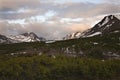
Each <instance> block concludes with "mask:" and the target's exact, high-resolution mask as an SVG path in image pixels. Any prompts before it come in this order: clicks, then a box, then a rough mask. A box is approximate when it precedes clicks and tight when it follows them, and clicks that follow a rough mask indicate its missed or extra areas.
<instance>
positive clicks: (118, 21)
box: [0, 15, 120, 44]
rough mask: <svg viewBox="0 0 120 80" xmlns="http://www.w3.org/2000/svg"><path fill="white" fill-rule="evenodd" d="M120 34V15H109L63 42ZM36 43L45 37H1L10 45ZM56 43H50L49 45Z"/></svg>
mask: <svg viewBox="0 0 120 80" xmlns="http://www.w3.org/2000/svg"><path fill="white" fill-rule="evenodd" d="M118 32H120V15H108V16H105V17H104V18H103V19H102V20H101V21H100V22H99V23H97V24H96V25H95V26H94V27H92V28H90V29H88V30H86V31H84V32H82V33H81V32H75V33H72V34H69V35H67V36H65V37H64V38H63V40H68V39H76V38H87V37H93V36H97V35H101V36H102V35H105V34H109V33H118ZM36 41H46V42H47V40H46V39H45V38H43V37H38V36H37V35H36V34H35V33H33V32H27V33H23V34H19V35H10V36H5V35H0V43H4V44H10V43H21V42H36ZM49 42H50V43H51V42H55V41H48V43H49Z"/></svg>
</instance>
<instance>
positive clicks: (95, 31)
mask: <svg viewBox="0 0 120 80" xmlns="http://www.w3.org/2000/svg"><path fill="white" fill-rule="evenodd" d="M118 32H120V15H108V16H105V17H104V18H103V19H102V20H101V21H100V22H99V23H97V24H96V25H95V26H94V27H92V28H90V29H88V30H86V31H84V32H82V33H80V32H75V33H72V34H69V35H67V36H65V37H64V38H63V40H68V39H74V38H86V37H93V36H96V35H105V34H108V33H118Z"/></svg>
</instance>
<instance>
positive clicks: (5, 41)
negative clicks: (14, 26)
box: [0, 34, 12, 44]
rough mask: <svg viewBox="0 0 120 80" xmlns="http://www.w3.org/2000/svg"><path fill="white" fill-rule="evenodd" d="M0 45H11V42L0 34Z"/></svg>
mask: <svg viewBox="0 0 120 80" xmlns="http://www.w3.org/2000/svg"><path fill="white" fill-rule="evenodd" d="M0 43H6V44H9V43H12V42H11V39H9V38H7V37H6V36H4V35H1V34H0Z"/></svg>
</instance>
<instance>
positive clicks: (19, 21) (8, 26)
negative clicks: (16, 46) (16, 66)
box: [0, 0, 120, 40]
mask: <svg viewBox="0 0 120 80" xmlns="http://www.w3.org/2000/svg"><path fill="white" fill-rule="evenodd" d="M119 5H120V1H118V0H92V1H91V0H61V1H58V0H20V1H16V0H9V1H8V0H0V34H3V35H9V34H10V35H15V34H21V33H25V32H34V33H36V34H37V35H38V36H39V37H44V38H46V39H49V40H52V39H61V38H63V37H65V36H66V35H67V34H70V33H73V32H77V31H80V32H83V31H85V30H87V29H89V28H91V27H93V26H94V25H95V24H96V23H98V22H99V21H100V20H101V19H102V18H103V17H104V16H106V15H110V14H119V13H120V6H119Z"/></svg>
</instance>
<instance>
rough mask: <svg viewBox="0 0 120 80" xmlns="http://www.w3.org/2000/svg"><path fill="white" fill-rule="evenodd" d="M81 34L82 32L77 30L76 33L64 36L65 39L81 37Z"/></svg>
mask: <svg viewBox="0 0 120 80" xmlns="http://www.w3.org/2000/svg"><path fill="white" fill-rule="evenodd" d="M80 35H81V32H75V33H72V34H69V35H67V36H65V37H64V38H63V40H68V39H74V38H79V36H80Z"/></svg>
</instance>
